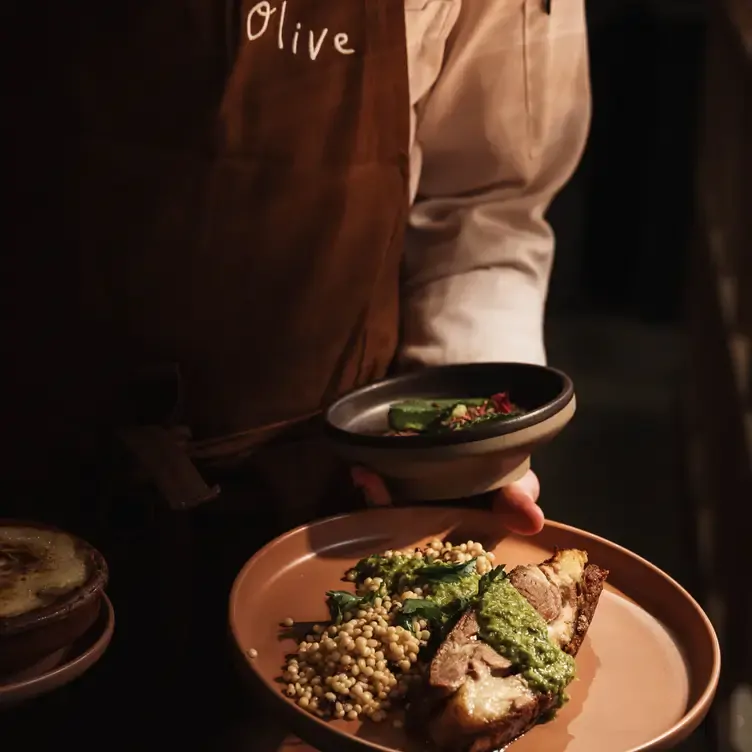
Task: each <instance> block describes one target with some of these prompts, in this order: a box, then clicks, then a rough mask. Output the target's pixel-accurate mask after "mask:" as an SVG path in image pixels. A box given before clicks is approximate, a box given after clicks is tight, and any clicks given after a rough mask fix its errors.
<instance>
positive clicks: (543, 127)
mask: <svg viewBox="0 0 752 752" xmlns="http://www.w3.org/2000/svg"><path fill="white" fill-rule="evenodd" d="M543 6H544V4H543V0H469V1H468V0H464V2H463V3H462V10H461V12H460V14H459V17H458V19H457V21H456V24H455V26H454V28H453V30H452V33H451V37H450V39H449V41H448V44H447V48H446V53H445V58H444V64H443V67H442V71H441V74H440V76H439V78H438V80H437V82H436V84H435V86H434V87H433V88H432V90H431V92H430V93H429V94H428V95H427V96H426V97H425V99H424V101H423V102H422V103H421V104H420V105H419V107H418V110H417V143H416V146H415V147H414V148H415V149H417V150H418V151H417V158H414V160H413V169H415V168H416V166H417V167H418V169H419V170H420V179H419V183H418V195H417V198H416V200H415V203H414V205H413V208H412V212H411V216H410V222H409V226H408V231H407V237H406V255H405V267H404V279H403V284H404V291H403V292H404V295H403V300H404V304H403V342H402V351H401V360H402V362H403V364H404V365H413V364H424V365H439V364H445V363H460V362H473V361H476V362H477V361H486V360H507V361H523V362H531V363H544V362H545V348H544V342H543V318H544V310H545V301H546V294H547V289H548V280H549V277H550V273H551V267H552V262H553V253H554V238H553V233H552V230H551V227H550V226H549V224H548V223H547V221H546V219H545V213H546V210H547V209H548V206H549V204H550V203H551V201H552V199H553V198H554V196H555V195H556V193H557V192H558V191H559V190H560V189H561V187H562V186H563V185H564V183H565V182H566V181H567V180H568V179H569V178H570V177H571V175H572V173H573V172H574V170H575V168H576V166H577V163H578V162H579V160H580V158H581V155H582V151H583V149H584V145H585V142H586V139H587V134H588V128H589V123H590V86H589V71H588V54H587V39H586V24H585V16H584V3H583V0H552V8H551V14H550V15H548V14H546V13H545V11H544V7H543Z"/></svg>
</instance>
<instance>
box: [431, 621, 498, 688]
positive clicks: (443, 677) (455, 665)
mask: <svg viewBox="0 0 752 752" xmlns="http://www.w3.org/2000/svg"><path fill="white" fill-rule="evenodd" d="M479 630H480V627H479V626H478V620H477V618H476V615H475V611H467V612H466V613H465V614H463V616H462V618H461V619H460V620H459V621H458V622H457V624H456V625H455V627H454V629H452V631H451V632H450V633H449V634H448V635H447V638H446V639H445V640H444V642H443V643H442V644H441V647H440V648H439V649H438V651H437V652H436V655H435V656H434V659H433V661H431V669H430V673H429V683H430V685H431V686H432V687H436V688H439V689H443V690H447V691H451V692H455V691H456V690H458V689H459V688H460V687H461V686H462V684H464V682H465V680H466V679H467V678H468V676H475V677H478V676H480V675H482V674H483V673H489V672H494V673H496V674H499V673H503V672H506V673H509V672H510V671H511V668H512V664H511V663H510V662H509V661H508V660H507V659H506V658H504V657H503V656H502V655H499V653H497V652H496V651H495V650H494V649H493V648H492V647H491V646H490V645H486V643H484V642H480V640H478V631H479Z"/></svg>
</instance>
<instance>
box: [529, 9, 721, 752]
mask: <svg viewBox="0 0 752 752" xmlns="http://www.w3.org/2000/svg"><path fill="white" fill-rule="evenodd" d="M555 1H556V0H554V3H555ZM588 11H589V13H588V15H589V22H590V46H591V65H592V85H593V110H594V115H593V123H592V131H591V137H590V141H589V144H588V147H587V151H586V153H585V157H584V159H583V161H582V164H581V166H580V168H579V170H578V172H577V174H576V175H575V177H574V179H573V180H572V182H571V183H570V184H569V185H568V186H567V187H566V188H565V190H564V191H563V192H562V194H561V195H560V196H559V197H558V199H557V200H556V202H555V204H554V206H553V207H552V209H551V212H550V215H549V216H550V219H551V221H552V223H553V225H554V227H555V229H556V234H557V257H556V264H555V269H554V274H553V279H552V283H551V290H550V297H549V307H548V323H547V346H548V356H549V362H550V363H551V365H554V366H556V367H559V368H562V369H563V370H565V371H567V372H568V373H569V374H570V375H571V376H572V377H573V379H574V382H575V387H576V391H577V397H578V412H577V415H576V416H575V419H574V421H573V422H572V423H571V424H570V426H569V427H568V428H567V429H566V431H565V433H564V434H563V435H562V436H561V437H560V438H559V439H558V440H557V441H556V442H554V443H553V444H552V445H551V446H550V447H548V448H547V449H545V450H543V451H542V452H541V454H540V455H539V456H538V457H537V458H536V465H535V467H536V470H537V472H538V474H539V476H540V478H541V484H542V496H541V503H542V504H543V506H544V507H545V509H546V512H547V514H548V515H549V516H550V517H551V518H553V519H561V520H563V521H566V522H567V523H570V524H573V525H576V526H581V527H584V528H586V529H588V530H591V531H593V532H595V533H599V534H601V535H604V536H605V537H607V538H610V539H612V540H615V541H617V542H619V543H621V544H623V545H625V546H627V547H628V548H630V549H632V550H634V551H636V552H637V553H639V554H641V555H643V556H645V557H647V558H648V559H650V560H651V561H653V562H654V563H655V564H657V565H658V566H660V567H662V568H663V569H665V570H666V571H668V572H669V573H670V574H671V575H672V576H674V577H675V578H676V579H678V580H679V582H681V583H682V584H683V585H684V586H685V587H687V588H688V589H689V590H690V591H691V592H693V593H697V591H698V590H699V589H700V580H699V568H698V561H697V550H698V548H697V545H696V540H695V534H694V529H695V526H694V520H693V519H692V518H691V511H690V509H689V505H688V504H687V503H686V498H687V492H686V488H685V481H684V477H685V474H684V472H683V470H684V467H683V465H684V457H683V446H682V442H681V440H680V439H681V426H682V422H681V409H680V398H681V394H680V384H681V383H682V379H681V378H680V376H681V370H682V368H683V366H684V365H685V364H686V352H685V333H684V327H683V319H684V283H685V277H686V272H687V261H688V249H689V234H690V228H691V222H692V217H693V212H694V206H693V192H694V186H693V179H694V173H695V153H696V125H697V121H698V115H699V112H700V97H699V93H700V89H701V80H702V71H703V52H704V33H705V17H704V12H703V6H702V4H701V3H697V2H691V1H689V0H688V1H685V2H680V1H679V0H662V1H660V2H659V1H658V0H656V2H633V1H632V2H630V0H608V1H607V0H599V2H591V3H589V9H588ZM698 597H699V595H698ZM713 731H714V729H713V723H712V721H709V722H707V723H706V724H705V725H704V726H703V727H702V728H701V729H700V730H699V731H698V732H697V733H696V734H695V735H694V736H693V737H692V739H690V740H689V741H688V742H686V743H685V744H684V745H682V746H681V748H680V749H681V750H683V751H684V752H690V751H694V750H697V752H700V751H701V750H702V751H707V752H709V751H710V750H714V749H717V746H716V741H715V737H714V733H713Z"/></svg>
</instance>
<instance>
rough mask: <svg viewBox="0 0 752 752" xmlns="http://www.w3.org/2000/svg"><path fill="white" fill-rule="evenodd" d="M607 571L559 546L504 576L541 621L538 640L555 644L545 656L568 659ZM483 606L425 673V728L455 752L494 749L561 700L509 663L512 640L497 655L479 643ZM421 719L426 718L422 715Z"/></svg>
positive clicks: (443, 746) (578, 643) (512, 661)
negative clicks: (542, 558)
mask: <svg viewBox="0 0 752 752" xmlns="http://www.w3.org/2000/svg"><path fill="white" fill-rule="evenodd" d="M607 576H608V572H607V571H605V570H603V569H601V568H600V567H598V566H596V565H594V564H589V563H588V556H587V553H585V552H584V551H579V550H576V549H568V550H562V551H558V552H557V553H556V554H555V555H554V556H553V557H551V558H550V559H548V560H547V561H544V562H542V563H541V564H539V565H537V566H536V565H528V566H521V567H517V568H516V569H514V570H512V571H511V572H510V573H509V577H508V584H511V585H512V586H513V587H514V589H515V590H516V591H517V593H519V594H520V595H522V596H524V599H525V600H526V601H527V603H528V604H529V605H530V606H532V607H533V609H535V612H537V615H538V616H539V617H540V620H539V621H538V616H536V615H535V614H534V613H533V612H532V611H531V610H530V609H529V608H527V606H526V605H525V604H524V603H523V602H522V601H521V600H520V599H519V598H518V597H517V595H516V594H515V595H514V597H515V598H517V600H519V601H520V603H521V604H522V605H523V606H524V610H525V611H526V613H527V615H528V617H529V618H532V619H534V620H536V621H538V623H539V624H540V627H539V631H540V634H541V635H542V637H541V638H540V640H541V641H542V642H545V636H546V635H547V637H548V642H550V643H551V645H552V646H555V647H554V650H553V653H551V651H550V648H549V646H548V645H546V646H545V648H546V649H547V650H549V653H550V654H551V655H554V656H555V657H557V658H558V659H560V660H561V661H562V665H566V664H567V662H568V665H569V667H570V668H571V674H568V675H567V676H566V677H565V678H564V679H563V680H562V682H563V684H564V686H565V685H566V684H568V683H569V681H571V678H573V676H574V666H573V663H572V660H571V659H569V658H567V657H566V656H563V655H561V653H560V652H559V650H561V651H563V652H564V653H566V654H568V656H576V655H577V652H578V651H579V649H580V647H581V645H582V642H583V640H584V638H585V635H586V634H587V630H588V628H589V626H590V623H591V621H592V619H593V615H594V613H595V609H596V607H597V605H598V600H599V598H600V595H601V592H602V591H603V586H604V583H605V581H606V577H607ZM482 609H483V605H482V604H481V606H476V607H474V608H473V609H471V610H468V611H467V612H465V613H464V614H463V615H462V617H461V618H460V620H459V621H458V622H457V624H456V625H455V626H454V628H453V629H452V630H451V632H450V633H449V634H448V635H447V637H446V639H445V640H444V642H443V643H442V645H441V646H440V648H439V649H438V651H437V653H436V655H435V657H434V659H433V661H432V662H431V666H430V668H429V671H428V684H429V692H428V693H427V695H428V696H430V697H431V698H432V701H431V710H430V711H429V712H428V714H427V715H428V718H429V720H428V730H429V734H430V737H431V739H432V741H433V742H434V743H435V744H436V745H437V746H438V747H439V748H441V749H446V750H453V752H494V751H495V750H499V749H502V748H503V747H504V746H505V745H506V744H509V743H510V742H511V741H513V740H514V739H516V738H517V737H518V736H520V735H521V734H524V733H525V732H526V731H528V730H529V729H530V728H531V727H532V726H534V725H535V724H536V723H538V722H539V721H541V720H543V719H544V718H545V717H547V716H550V715H551V714H552V713H554V712H555V711H556V709H557V708H558V707H560V705H561V704H562V702H563V701H564V695H563V687H562V688H561V691H546V690H544V689H543V688H542V685H541V684H540V683H536V682H534V681H531V680H530V678H529V677H530V676H531V675H530V674H529V673H527V674H526V673H525V671H524V670H522V669H523V666H521V665H520V664H519V663H518V662H516V661H515V659H514V658H515V652H514V645H511V647H509V649H507V650H505V651H504V652H506V653H507V655H506V656H505V655H502V654H501V652H497V651H496V650H495V649H494V648H493V647H491V645H489V644H487V643H486V642H484V641H482V640H481V634H482V633H483V624H484V623H486V622H484V618H486V617H484V613H486V612H483V610H482ZM425 717H426V716H425V715H424V718H425Z"/></svg>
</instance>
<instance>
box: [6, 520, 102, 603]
mask: <svg viewBox="0 0 752 752" xmlns="http://www.w3.org/2000/svg"><path fill="white" fill-rule="evenodd" d="M87 576H88V571H87V567H86V560H85V558H84V557H83V556H82V555H81V554H80V553H79V552H78V551H77V550H76V544H75V541H74V539H73V538H71V537H70V536H69V535H66V534H65V533H58V532H54V531H51V530H41V529H36V528H31V527H0V618H3V617H5V618H8V617H11V616H19V615H20V614H25V613H28V612H30V611H33V610H35V609H37V608H42V607H44V606H47V605H49V604H50V603H52V602H53V601H54V600H55V598H58V597H60V596H61V595H65V594H67V593H69V592H71V591H72V590H75V589H76V588H78V587H80V586H81V585H83V584H84V583H85V582H86V579H87Z"/></svg>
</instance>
